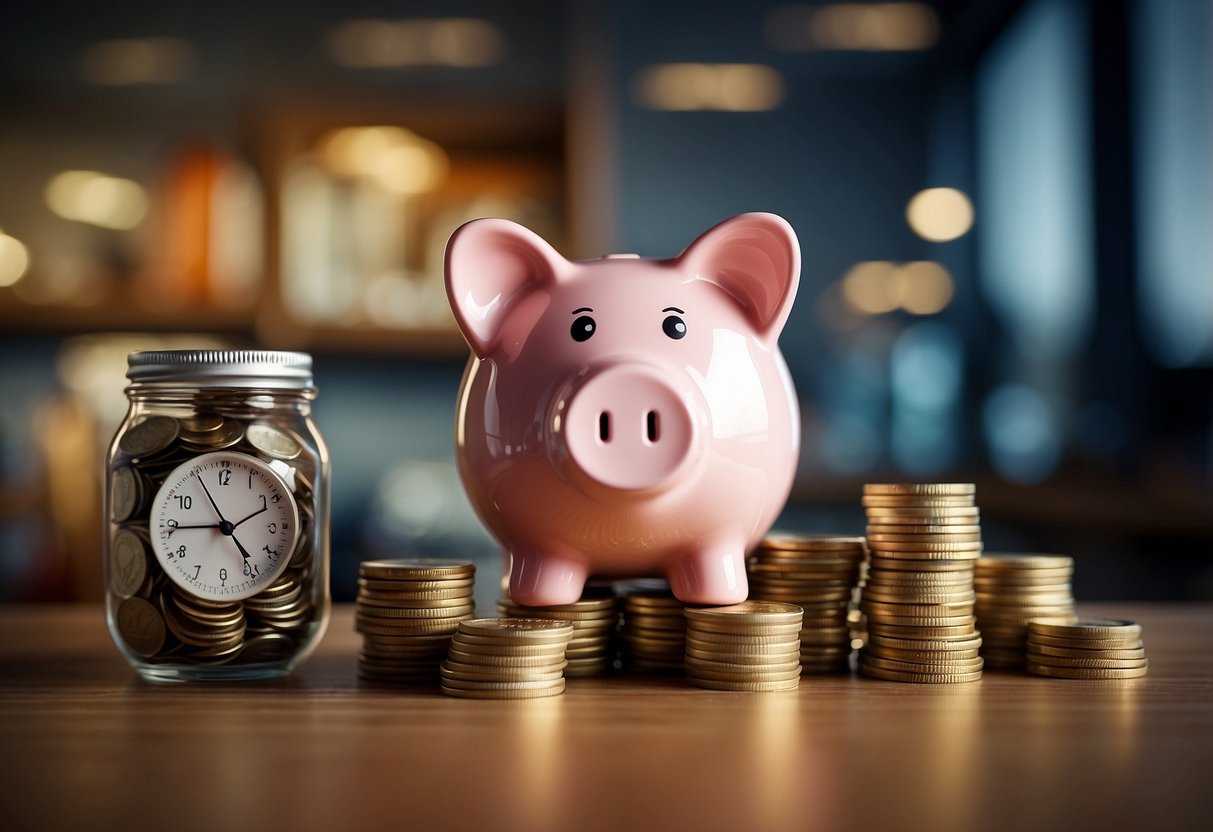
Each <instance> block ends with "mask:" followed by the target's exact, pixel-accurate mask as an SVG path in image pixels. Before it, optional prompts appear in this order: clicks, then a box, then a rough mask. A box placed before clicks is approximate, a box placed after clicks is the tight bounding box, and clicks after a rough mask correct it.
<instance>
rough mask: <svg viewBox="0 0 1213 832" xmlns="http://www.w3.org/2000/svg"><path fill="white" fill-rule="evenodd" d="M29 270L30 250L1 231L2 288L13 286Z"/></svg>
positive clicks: (0, 279) (0, 270)
mask: <svg viewBox="0 0 1213 832" xmlns="http://www.w3.org/2000/svg"><path fill="white" fill-rule="evenodd" d="M28 269H29V249H27V248H26V247H25V244H24V243H23V242H21V241H20V240H18V239H17V238H16V237H10V236H9V235H8V234H5V233H4V232H3V231H0V287H6V286H12V285H13V284H15V283H16V282H17V281H18V280H20V279H21V278H22V277H23V276H24V275H25V272H26V270H28Z"/></svg>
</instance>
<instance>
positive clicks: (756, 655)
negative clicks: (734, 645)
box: [685, 641, 800, 665]
mask: <svg viewBox="0 0 1213 832" xmlns="http://www.w3.org/2000/svg"><path fill="white" fill-rule="evenodd" d="M799 650H800V642H798V641H793V642H790V643H788V644H787V645H785V646H781V647H780V648H779V649H778V650H768V651H766V652H757V651H754V650H748V649H741V650H731V649H729V648H723V649H720V648H718V649H712V648H710V647H703V646H700V645H696V644H690V643H688V644H687V648H686V654H685V655H686V658H687V659H688V660H695V661H703V662H728V663H730V664H738V665H772V664H776V665H777V664H782V663H785V662H787V661H788V657H789V656H792V655H795V654H796V653H797V652H798V651H799Z"/></svg>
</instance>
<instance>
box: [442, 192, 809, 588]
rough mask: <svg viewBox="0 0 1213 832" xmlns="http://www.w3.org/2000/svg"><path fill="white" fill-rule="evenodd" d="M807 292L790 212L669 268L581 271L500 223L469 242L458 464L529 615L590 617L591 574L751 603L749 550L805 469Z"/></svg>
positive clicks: (457, 303)
mask: <svg viewBox="0 0 1213 832" xmlns="http://www.w3.org/2000/svg"><path fill="white" fill-rule="evenodd" d="M799 279H800V247H799V243H798V242H797V239H796V234H795V232H794V231H793V230H792V228H791V226H790V225H788V223H787V222H786V221H785V220H783V219H782V218H780V217H777V216H775V215H774V214H762V213H753V214H742V215H740V216H737V217H734V218H732V219H730V220H726V221H725V222H722V223H720V224H719V225H717V226H715V227H714V228H711V229H709V230H708V231H706V232H704V234H703V235H701V236H700V237H699V238H698V239H696V240H695V241H694V242H693V243H691V245H690V246H688V247H687V249H686V250H685V251H684V252H683V253H682V254H681V255H679V256H678V257H675V258H672V259H666V260H662V259H652V258H643V257H638V256H637V255H632V254H608V255H606V256H604V257H602V258H600V259H596V260H577V261H570V260H566V259H565V258H564V257H562V256H561V255H560V254H559V253H557V252H556V251H555V250H554V249H553V248H552V247H551V246H550V245H548V244H547V242H545V241H544V240H543V239H542V238H540V237H539V236H537V235H536V234H534V233H533V232H531V231H529V230H528V229H526V228H524V227H522V226H520V225H518V224H516V223H512V222H509V221H506V220H500V219H482V220H474V221H472V222H469V223H467V224H465V225H463V226H462V227H460V228H459V229H458V230H456V231H455V233H454V234H453V235H452V236H451V239H450V242H449V243H448V245H447V252H446V288H447V295H448V297H449V299H450V303H451V307H452V309H453V311H454V313H455V319H456V321H457V322H458V324H459V327H460V329H461V330H462V331H463V334H464V336H465V337H466V338H467V341H468V344H469V345H470V346H471V349H472V356H471V359H470V361H469V364H468V367H467V370H466V372H465V373H464V378H463V384H462V387H461V389H460V392H459V401H458V409H457V416H456V445H457V455H458V459H459V467H460V473H461V476H462V478H463V484H464V487H465V488H466V489H467V492H468V495H469V497H470V499H471V502H472V505H473V506H474V507H475V509H476V511H477V513H478V514H479V516H480V518H481V519H482V520H483V522H484V523H485V525H486V526H487V527H488V529H489V530H490V531H491V532H492V534H493V535H494V536H495V537H496V538H497V540H499V541H500V542H501V544H502V546H504V547H505V549H506V550H507V551H508V553H509V562H510V595H511V597H512V598H513V599H514V600H515V601H516V602H518V603H521V604H527V605H537V606H543V605H553V604H565V603H571V602H573V601H576V600H577V599H578V598H579V597H580V596H581V593H582V589H583V588H584V585H585V582H586V580H587V578H589V577H590V576H601V577H645V576H664V577H665V578H666V579H667V580H668V581H669V583H670V587H671V589H672V590H673V592H674V594H675V595H676V596H677V597H678V598H680V599H681V600H683V601H686V602H688V603H696V604H731V603H735V602H738V601H742V600H744V599H745V598H746V596H747V594H748V586H747V582H746V571H745V554H746V552H747V551H749V550H750V549H751V548H752V547H753V546H754V544H756V543H757V542H758V541H759V540H760V539H761V538H762V537H763V535H764V534H765V533H766V532H767V530H768V529H769V528H770V527H771V524H772V523H773V522H774V521H775V518H776V517H777V516H778V514H779V512H780V511H781V510H782V509H783V506H784V504H785V502H786V501H787V498H788V493H789V491H790V490H791V486H792V478H793V475H794V473H795V470H796V464H797V457H798V451H799V442H800V418H799V410H798V407H797V399H796V394H795V390H794V389H793V387H792V381H791V378H790V376H789V374H788V370H787V366H786V365H785V363H784V360H783V356H782V355H781V354H780V352H779V347H778V338H779V333H780V332H781V330H782V329H783V326H784V323H785V322H786V321H787V318H788V313H789V311H790V310H791V307H792V302H793V300H794V299H795V297H796V288H797V285H798V283H799Z"/></svg>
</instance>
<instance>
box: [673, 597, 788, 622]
mask: <svg viewBox="0 0 1213 832" xmlns="http://www.w3.org/2000/svg"><path fill="white" fill-rule="evenodd" d="M686 617H687V620H688V622H692V623H693V624H699V623H701V622H722V621H724V622H728V623H729V624H733V623H736V624H795V625H797V627H799V625H800V620H801V618H803V617H804V611H803V610H801V609H800V607H797V606H796V605H794V604H782V603H779V602H777V601H742V602H741V603H740V604H731V605H729V606H726V607H687V610H686Z"/></svg>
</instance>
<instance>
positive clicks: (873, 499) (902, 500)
mask: <svg viewBox="0 0 1213 832" xmlns="http://www.w3.org/2000/svg"><path fill="white" fill-rule="evenodd" d="M860 503H861V504H862V505H863V507H864V509H870V508H897V509H910V508H915V509H924V508H926V509H945V508H968V509H971V508H974V507H975V506H974V504H973V498H972V497H896V496H891V495H884V494H870V495H867V496H865V497H863V499H861V500H860Z"/></svg>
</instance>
